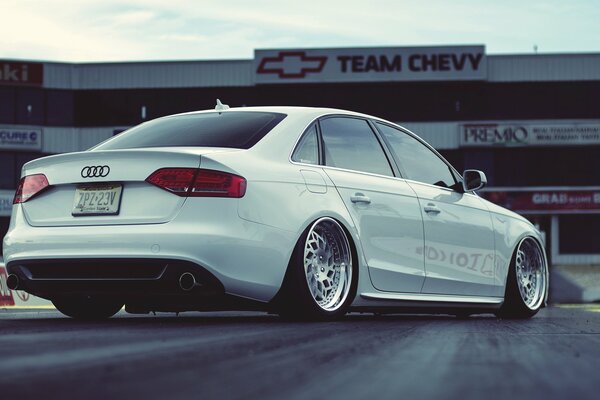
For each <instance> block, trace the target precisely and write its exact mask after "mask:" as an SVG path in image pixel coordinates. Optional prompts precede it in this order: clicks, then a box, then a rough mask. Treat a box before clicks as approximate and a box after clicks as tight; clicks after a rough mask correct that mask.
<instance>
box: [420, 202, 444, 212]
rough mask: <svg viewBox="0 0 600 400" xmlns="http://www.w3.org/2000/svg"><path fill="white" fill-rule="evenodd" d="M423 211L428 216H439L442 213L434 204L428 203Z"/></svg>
mask: <svg viewBox="0 0 600 400" xmlns="http://www.w3.org/2000/svg"><path fill="white" fill-rule="evenodd" d="M423 210H425V212H426V213H428V214H439V213H441V212H442V210H440V209H439V208H438V207H437V206H436V205H435V204H433V203H429V204H427V205H426V206H425V207H423Z"/></svg>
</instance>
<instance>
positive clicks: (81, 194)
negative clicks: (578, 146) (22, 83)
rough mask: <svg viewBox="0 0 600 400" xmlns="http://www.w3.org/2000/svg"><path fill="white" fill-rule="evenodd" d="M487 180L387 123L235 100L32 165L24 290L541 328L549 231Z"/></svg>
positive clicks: (140, 308) (132, 301)
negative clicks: (502, 199)
mask: <svg viewBox="0 0 600 400" xmlns="http://www.w3.org/2000/svg"><path fill="white" fill-rule="evenodd" d="M485 183H486V178H485V175H484V174H483V173H482V172H480V171H477V170H467V171H465V172H464V173H463V174H462V175H460V174H459V173H457V172H456V170H455V169H454V168H453V167H452V166H451V165H450V164H449V163H448V162H447V161H446V160H444V158H443V157H441V156H440V155H439V154H438V153H437V152H436V151H435V150H434V149H433V148H432V147H431V146H429V145H428V144H427V143H425V142H424V141H423V140H421V139H420V138H419V137H418V136H416V135H415V134H414V133H412V132H410V131H408V130H406V129H404V128H402V127H400V126H398V125H395V124H393V123H390V122H388V121H385V120H382V119H380V118H376V117H372V116H369V115H364V114H359V113H355V112H349V111H342V110H335V109H322V108H303V107H248V108H232V109H229V108H228V107H227V106H223V105H221V104H220V102H219V104H218V105H217V107H216V108H215V109H214V110H207V111H200V112H191V113H185V114H178V115H173V116H168V117H164V118H158V119H155V120H152V121H149V122H146V123H143V124H141V125H138V126H136V127H134V128H132V129H129V130H128V131H126V132H124V133H122V134H120V135H118V136H115V137H113V138H111V139H109V140H107V141H105V142H103V143H101V144H99V145H97V146H95V147H93V148H91V149H90V150H88V151H84V152H79V153H71V154H61V155H56V156H50V157H45V158H41V159H38V160H34V161H31V162H29V163H27V164H26V165H25V166H24V167H23V172H22V179H21V182H20V184H19V187H18V190H17V192H16V194H15V198H14V206H13V212H12V219H11V223H10V228H9V231H8V233H7V235H6V237H5V238H4V258H5V261H6V265H7V269H8V272H9V274H10V275H9V277H8V285H9V287H10V288H12V289H19V290H25V291H27V292H29V293H31V294H33V295H36V296H40V297H43V298H46V299H49V300H51V301H52V302H53V303H54V305H55V306H56V308H57V309H58V310H60V311H61V312H62V313H64V314H66V315H68V316H71V317H74V318H88V319H98V318H108V317H110V316H112V315H114V314H115V313H116V312H117V311H119V310H120V309H121V308H122V307H123V305H125V310H126V311H128V312H132V313H148V312H150V311H172V312H181V311H191V310H195V311H202V310H264V311H269V312H276V313H279V314H281V315H283V316H286V317H289V318H308V319H332V318H337V317H340V316H343V315H344V314H346V313H347V312H349V311H361V312H362V311H365V312H376V313H385V312H433V313H449V314H457V315H458V314H462V315H468V314H473V313H496V314H497V315H499V316H502V317H506V318H509V317H510V318H526V317H531V316H533V315H534V314H536V312H537V311H538V310H539V309H540V308H541V307H543V306H544V305H545V303H546V297H547V293H548V266H547V261H546V255H545V252H544V248H543V246H542V238H541V235H540V232H539V231H538V230H537V229H536V228H535V227H534V226H533V225H532V224H531V223H529V222H528V221H527V220H526V219H524V218H523V217H521V216H519V215H517V214H515V213H513V212H511V211H508V210H506V209H503V208H501V207H499V206H497V205H494V204H492V203H490V202H488V201H486V200H484V199H482V198H481V197H479V196H478V195H477V194H476V193H475V191H476V190H478V189H480V188H482V187H483V186H484V185H485Z"/></svg>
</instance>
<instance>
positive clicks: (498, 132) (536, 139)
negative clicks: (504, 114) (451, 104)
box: [458, 122, 600, 147]
mask: <svg viewBox="0 0 600 400" xmlns="http://www.w3.org/2000/svg"><path fill="white" fill-rule="evenodd" d="M458 134H459V143H460V146H461V147H494V146H495V147H519V146H574V145H588V144H599V143H600V123H594V122H591V123H588V122H586V123H577V122H575V123H532V124H529V123H520V122H514V123H510V122H509V123H506V122H503V123H469V124H463V125H460V126H459V132H458Z"/></svg>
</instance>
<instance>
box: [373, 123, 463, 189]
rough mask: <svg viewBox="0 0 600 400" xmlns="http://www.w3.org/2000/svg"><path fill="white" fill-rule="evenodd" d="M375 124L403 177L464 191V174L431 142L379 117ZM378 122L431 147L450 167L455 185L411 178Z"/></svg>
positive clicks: (428, 147)
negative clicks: (445, 185)
mask: <svg viewBox="0 0 600 400" xmlns="http://www.w3.org/2000/svg"><path fill="white" fill-rule="evenodd" d="M371 122H372V124H373V126H374V128H375V129H377V132H378V133H379V135H380V136H381V138H382V139H383V141H384V142H385V145H386V146H387V147H388V149H389V150H390V152H391V155H392V159H393V160H394V162H395V163H396V164H397V167H398V169H399V170H400V174H401V175H402V177H403V178H404V179H406V180H409V181H412V182H418V183H420V184H424V185H429V186H433V187H436V188H440V189H449V190H452V191H455V192H459V193H464V191H463V178H462V175H461V174H459V173H458V171H456V169H455V168H454V167H453V166H452V164H450V163H449V162H448V161H447V160H446V159H445V158H444V157H443V156H442V155H441V154H440V153H439V152H438V151H437V150H436V149H435V148H433V147H432V146H431V145H430V144H429V143H427V142H426V141H424V140H423V139H421V138H420V137H419V136H417V135H416V134H414V133H412V132H411V131H409V130H408V129H405V128H402V127H401V126H398V125H394V124H391V123H389V122H387V121H381V120H377V119H373V120H371ZM378 124H380V125H385V126H387V127H390V128H392V129H395V130H397V131H400V132H401V133H404V134H406V135H408V136H410V137H412V138H413V139H415V140H417V141H418V142H419V143H421V144H422V145H423V146H425V147H426V148H427V149H429V150H430V151H431V152H432V153H433V154H434V155H435V156H437V157H438V158H439V159H440V160H441V161H442V162H443V163H444V164H446V166H447V167H448V170H449V172H450V175H451V176H452V178H453V179H454V181H455V183H454V185H453V186H449V187H443V186H438V185H434V184H431V183H427V182H421V181H416V180H414V179H411V178H409V177H408V174H407V173H406V169H405V168H404V166H403V165H402V161H401V160H400V159H399V157H398V155H397V154H396V152H395V151H394V150H393V147H392V145H391V144H390V143H389V141H388V140H387V138H386V137H385V135H384V134H383V133H382V132H381V131H380V130H379V127H378V126H377V125H378ZM468 193H472V192H468Z"/></svg>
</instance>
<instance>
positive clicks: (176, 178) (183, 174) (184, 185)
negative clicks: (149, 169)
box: [146, 168, 196, 196]
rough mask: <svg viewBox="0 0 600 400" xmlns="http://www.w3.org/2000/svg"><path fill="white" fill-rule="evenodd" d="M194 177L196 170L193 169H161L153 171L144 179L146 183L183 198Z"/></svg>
mask: <svg viewBox="0 0 600 400" xmlns="http://www.w3.org/2000/svg"><path fill="white" fill-rule="evenodd" d="M195 176H196V169H194V168H162V169H159V170H157V171H154V172H153V173H152V175H150V176H149V177H148V178H146V182H149V183H151V184H153V185H156V186H158V187H159V188H161V189H165V190H167V191H169V192H172V193H175V194H176V195H179V196H185V195H186V193H187V192H188V190H189V189H190V186H191V185H192V182H193V181H194V177H195Z"/></svg>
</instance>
